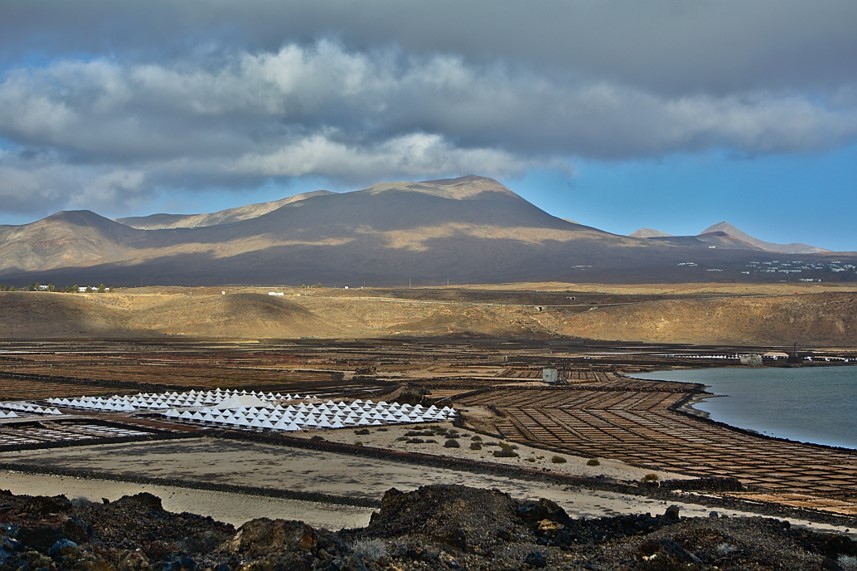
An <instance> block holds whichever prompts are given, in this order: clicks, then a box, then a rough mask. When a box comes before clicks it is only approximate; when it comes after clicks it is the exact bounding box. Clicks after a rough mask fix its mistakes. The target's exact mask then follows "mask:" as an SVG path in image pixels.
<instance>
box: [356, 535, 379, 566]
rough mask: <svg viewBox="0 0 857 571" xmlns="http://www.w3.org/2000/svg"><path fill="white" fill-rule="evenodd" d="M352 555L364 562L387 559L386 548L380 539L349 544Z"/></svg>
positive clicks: (360, 540)
mask: <svg viewBox="0 0 857 571" xmlns="http://www.w3.org/2000/svg"><path fill="white" fill-rule="evenodd" d="M351 551H353V552H354V555H355V556H357V557H358V558H360V559H362V560H364V561H373V562H374V561H378V560H379V559H384V558H385V557H387V546H386V545H384V542H383V541H381V540H380V539H358V540H357V541H355V542H354V543H352V544H351Z"/></svg>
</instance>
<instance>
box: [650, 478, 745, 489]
mask: <svg viewBox="0 0 857 571" xmlns="http://www.w3.org/2000/svg"><path fill="white" fill-rule="evenodd" d="M660 488H661V489H662V490H664V489H665V490H687V491H694V492H743V491H744V490H745V488H744V484H742V483H741V481H740V480H739V479H738V478H732V477H728V478H717V477H711V478H694V479H691V480H666V481H664V482H661V485H660Z"/></svg>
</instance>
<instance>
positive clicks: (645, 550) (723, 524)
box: [0, 486, 857, 570]
mask: <svg viewBox="0 0 857 571" xmlns="http://www.w3.org/2000/svg"><path fill="white" fill-rule="evenodd" d="M529 568H533V569H535V568H545V569H709V568H719V569H857V543H855V542H854V541H852V540H851V539H850V538H848V537H845V536H840V535H833V534H822V533H816V532H811V531H807V530H803V529H796V528H791V527H790V526H789V524H788V523H787V522H783V521H778V520H774V519H766V518H727V517H717V515H716V514H714V513H712V515H711V517H708V518H683V517H681V516H680V514H679V513H678V509H677V508H669V509H667V510H666V512H665V513H664V514H662V515H657V516H651V515H648V514H646V515H635V516H618V517H606V518H600V519H592V520H583V519H581V520H575V519H571V518H570V517H569V516H568V515H567V514H566V513H565V512H564V511H563V510H562V508H560V507H559V506H557V505H556V504H554V503H552V502H550V501H546V500H539V501H527V502H520V501H516V500H513V499H512V498H511V497H509V496H508V495H507V494H504V493H501V492H499V491H496V490H478V489H473V488H467V487H462V486H426V487H423V488H420V489H418V490H416V491H414V492H409V493H402V492H399V491H397V490H395V489H391V490H389V491H388V492H387V493H386V494H385V496H384V498H383V500H382V504H381V508H380V510H379V511H378V512H376V513H375V514H374V515H373V516H372V520H371V522H370V523H369V525H368V526H367V527H366V528H363V529H352V530H342V531H339V532H331V531H327V530H322V529H313V528H312V527H310V526H308V525H306V524H304V523H302V522H298V521H287V520H269V519H257V520H253V521H250V522H247V523H246V524H244V525H243V526H241V527H240V528H239V529H237V530H236V529H235V528H234V527H233V526H231V525H228V524H224V523H220V522H217V521H214V520H213V519H211V518H209V517H202V516H198V515H193V514H188V513H183V514H174V513H170V512H167V511H164V509H163V508H162V506H161V501H160V499H159V498H157V497H155V496H153V495H150V494H138V495H136V496H128V497H124V498H122V499H120V500H117V501H114V502H106V501H105V502H104V503H93V502H90V501H87V500H79V499H77V500H69V499H67V498H66V497H64V496H55V497H33V496H15V495H13V494H11V493H9V492H6V491H0V570H6V569H25V570H27V569H129V570H130V569H135V570H142V569H167V570H182V569H186V570H193V569H217V570H227V569H228V570H232V569H289V570H291V569H295V570H299V569H328V570H334V569H336V570H338V569H529Z"/></svg>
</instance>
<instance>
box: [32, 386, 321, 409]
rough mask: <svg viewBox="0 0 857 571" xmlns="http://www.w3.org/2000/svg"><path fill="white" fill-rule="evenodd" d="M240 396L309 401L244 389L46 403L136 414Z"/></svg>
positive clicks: (213, 403) (288, 395) (269, 400)
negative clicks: (137, 412) (139, 411)
mask: <svg viewBox="0 0 857 571" xmlns="http://www.w3.org/2000/svg"><path fill="white" fill-rule="evenodd" d="M242 397H253V398H257V399H260V400H262V401H266V402H271V401H282V400H287V401H291V400H300V399H310V398H312V397H310V396H305V397H302V396H301V395H299V394H294V395H292V394H285V395H284V394H281V393H276V394H274V393H270V392H269V393H264V392H256V391H250V392H248V391H246V390H241V391H237V390H225V391H224V390H221V389H216V390H213V391H187V392H181V393H179V392H168V393H137V394H134V395H113V396H110V397H88V396H82V397H77V398H50V399H47V402H49V403H51V404H53V405H55V406H62V407H69V408H79V409H84V410H98V411H107V412H136V411H138V410H167V409H171V408H197V407H203V406H214V405H219V404H220V403H221V402H223V401H225V400H228V399H233V398H242Z"/></svg>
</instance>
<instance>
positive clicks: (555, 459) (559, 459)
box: [551, 456, 566, 464]
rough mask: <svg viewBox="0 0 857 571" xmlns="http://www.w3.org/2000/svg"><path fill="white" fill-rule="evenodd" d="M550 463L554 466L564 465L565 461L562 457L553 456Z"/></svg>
mask: <svg viewBox="0 0 857 571" xmlns="http://www.w3.org/2000/svg"><path fill="white" fill-rule="evenodd" d="M551 462H553V463H554V464H565V463H566V459H565V458H563V457H562V456H553V457H552V458H551Z"/></svg>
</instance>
